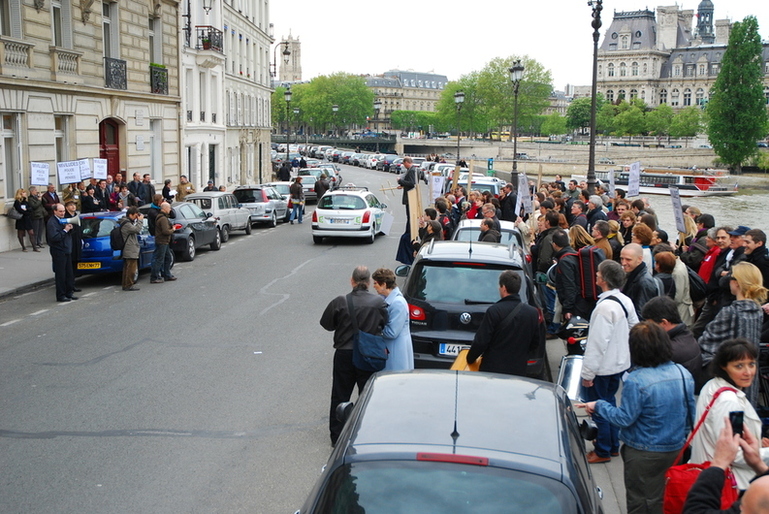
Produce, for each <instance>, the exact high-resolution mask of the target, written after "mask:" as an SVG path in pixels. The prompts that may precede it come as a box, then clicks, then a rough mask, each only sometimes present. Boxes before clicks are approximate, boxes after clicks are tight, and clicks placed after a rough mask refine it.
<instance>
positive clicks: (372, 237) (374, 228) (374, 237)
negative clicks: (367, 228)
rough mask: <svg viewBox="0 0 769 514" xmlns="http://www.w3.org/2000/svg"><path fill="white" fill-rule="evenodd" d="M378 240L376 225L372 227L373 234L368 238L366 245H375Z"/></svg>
mask: <svg viewBox="0 0 769 514" xmlns="http://www.w3.org/2000/svg"><path fill="white" fill-rule="evenodd" d="M374 239H376V225H371V232H370V233H369V235H367V236H366V244H369V245H370V244H373V243H374Z"/></svg>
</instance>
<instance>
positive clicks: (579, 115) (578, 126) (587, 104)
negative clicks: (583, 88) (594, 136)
mask: <svg viewBox="0 0 769 514" xmlns="http://www.w3.org/2000/svg"><path fill="white" fill-rule="evenodd" d="M601 100H603V99H602V98H600V97H599V99H598V101H597V103H596V109H597V110H596V112H598V110H600V109H601V104H603V102H602V101H601ZM592 102H593V99H592V98H591V97H589V96H583V97H582V98H576V99H574V100H572V102H571V103H570V104H569V109H568V110H567V111H566V126H567V127H568V128H569V129H571V130H579V131H580V132H585V129H587V128H590V109H591V107H592Z"/></svg>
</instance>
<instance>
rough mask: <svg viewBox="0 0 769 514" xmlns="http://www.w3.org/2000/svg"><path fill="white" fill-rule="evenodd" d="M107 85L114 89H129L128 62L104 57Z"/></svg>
mask: <svg viewBox="0 0 769 514" xmlns="http://www.w3.org/2000/svg"><path fill="white" fill-rule="evenodd" d="M104 81H105V85H106V86H107V87H109V88H112V89H128V82H127V80H126V63H125V61H124V60H122V59H114V58H112V57H105V58H104Z"/></svg>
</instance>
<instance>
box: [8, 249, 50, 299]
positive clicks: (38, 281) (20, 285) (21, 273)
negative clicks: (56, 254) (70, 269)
mask: <svg viewBox="0 0 769 514" xmlns="http://www.w3.org/2000/svg"><path fill="white" fill-rule="evenodd" d="M53 282H54V278H53V270H52V269H51V254H50V252H49V251H48V246H44V247H43V248H42V249H41V250H40V251H39V252H33V251H32V250H30V249H27V251H26V252H22V251H21V248H16V249H15V250H11V251H8V252H0V299H3V298H6V297H8V296H13V295H16V294H21V293H25V292H27V291H31V290H33V289H37V288H39V287H45V286H47V285H49V284H53Z"/></svg>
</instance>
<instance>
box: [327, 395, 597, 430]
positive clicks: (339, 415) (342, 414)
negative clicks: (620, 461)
mask: <svg viewBox="0 0 769 514" xmlns="http://www.w3.org/2000/svg"><path fill="white" fill-rule="evenodd" d="M353 407H354V404H353V403H352V402H342V403H340V404H339V405H337V406H336V420H337V421H339V422H341V423H345V422H346V421H347V419H348V418H349V417H350V414H351V413H352V408H353ZM596 430H597V429H596Z"/></svg>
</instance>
